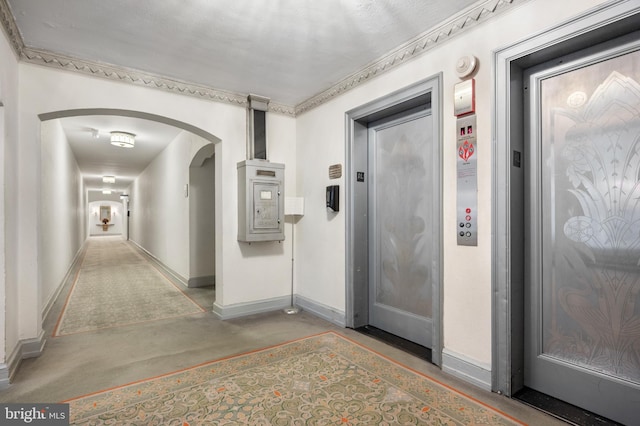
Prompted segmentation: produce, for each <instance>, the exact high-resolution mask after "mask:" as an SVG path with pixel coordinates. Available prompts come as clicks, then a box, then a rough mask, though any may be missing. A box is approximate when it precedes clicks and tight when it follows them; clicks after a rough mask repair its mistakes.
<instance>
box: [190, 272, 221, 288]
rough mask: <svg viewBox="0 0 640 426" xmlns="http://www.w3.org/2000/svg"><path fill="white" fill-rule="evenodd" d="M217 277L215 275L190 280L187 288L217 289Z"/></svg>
mask: <svg viewBox="0 0 640 426" xmlns="http://www.w3.org/2000/svg"><path fill="white" fill-rule="evenodd" d="M215 285H216V277H215V275H207V276H204V277H194V278H189V282H188V285H187V287H189V288H200V287H215Z"/></svg>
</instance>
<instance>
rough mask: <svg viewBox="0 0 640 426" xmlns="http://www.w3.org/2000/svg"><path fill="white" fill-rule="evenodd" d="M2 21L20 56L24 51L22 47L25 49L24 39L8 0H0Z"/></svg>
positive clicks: (14, 50) (17, 54)
mask: <svg viewBox="0 0 640 426" xmlns="http://www.w3.org/2000/svg"><path fill="white" fill-rule="evenodd" d="M0 23H2V28H3V29H4V32H5V33H6V34H7V37H8V38H9V43H11V46H12V47H13V52H14V53H15V54H16V56H18V58H19V57H20V55H21V53H22V49H24V42H23V41H22V35H21V34H20V30H18V26H17V25H16V21H15V19H14V17H13V13H12V12H11V7H9V3H7V0H0Z"/></svg>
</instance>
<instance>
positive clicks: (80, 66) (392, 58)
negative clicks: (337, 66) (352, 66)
mask: <svg viewBox="0 0 640 426" xmlns="http://www.w3.org/2000/svg"><path fill="white" fill-rule="evenodd" d="M526 1H528V0H486V1H485V2H483V3H481V4H479V5H477V6H473V7H471V8H469V9H467V10H465V11H463V12H461V13H460V14H458V15H457V16H455V17H453V18H452V19H450V20H448V21H447V22H446V23H444V24H442V25H440V26H438V27H436V28H435V29H432V30H429V31H427V32H425V33H423V34H421V35H420V36H418V37H416V38H414V39H413V40H412V41H409V42H408V43H405V44H404V45H402V46H400V47H398V48H396V49H395V50H393V51H391V52H390V53H388V54H387V55H385V56H383V57H382V58H380V59H378V60H377V61H374V62H372V63H371V64H370V65H368V66H367V67H365V68H363V69H361V70H360V71H357V72H355V73H353V74H351V75H349V76H348V77H346V78H344V79H342V80H341V81H340V82H338V83H337V84H335V85H333V86H332V87H330V88H328V89H327V90H324V91H322V92H320V93H319V94H317V95H315V96H313V97H311V98H309V99H308V100H306V101H304V102H302V103H300V104H298V105H296V106H295V107H291V106H288V105H284V104H280V103H277V102H270V103H269V111H270V112H274V113H278V114H283V115H287V116H290V117H295V116H297V115H299V114H302V113H304V112H307V111H309V110H311V109H314V108H316V107H318V106H320V105H322V104H324V103H325V102H328V101H330V100H332V99H333V98H335V97H336V96H338V95H341V94H342V93H345V92H347V91H349V90H351V89H354V88H356V87H357V86H359V85H360V84H363V83H365V82H367V81H369V80H370V79H372V78H373V77H375V76H378V75H381V74H383V73H385V72H387V71H389V70H391V69H394V68H395V67H397V66H399V65H401V64H404V63H406V62H408V61H409V60H411V59H414V58H416V57H418V56H420V55H421V54H423V53H425V52H427V51H429V50H431V49H432V48H434V47H435V46H436V45H440V44H441V43H442V42H444V41H446V40H449V39H451V38H452V37H454V36H456V35H457V34H460V33H462V32H464V31H465V30H466V29H468V28H471V27H474V26H475V25H478V24H479V23H480V22H483V21H486V20H487V19H489V18H491V17H493V16H495V15H497V14H498V13H500V12H502V11H505V10H508V9H511V8H512V7H513V6H514V5H516V4H521V3H524V2H526ZM0 23H1V24H2V27H3V28H4V30H5V32H6V34H7V35H8V37H9V41H10V43H11V45H12V46H13V49H14V51H15V53H16V55H17V56H18V57H19V58H20V59H21V60H23V61H25V62H28V63H32V64H38V65H44V66H48V67H51V68H58V69H65V70H69V71H72V72H80V73H84V74H88V75H92V76H96V77H100V78H105V79H109V80H115V81H120V82H125V83H129V84H136V85H139V86H144V87H150V88H154V89H160V90H164V91H167V92H171V93H177V94H181V95H186V96H192V97H196V98H200V99H207V100H211V101H216V102H224V103H230V104H233V105H238V106H243V107H246V106H247V96H248V95H244V94H239V93H232V92H227V91H224V90H220V89H215V88H212V87H208V86H202V85H197V84H194V83H188V82H184V81H179V80H175V79H171V78H168V77H163V76H160V75H155V74H151V73H147V72H143V71H139V70H134V69H129V68H125V67H120V66H114V65H109V64H103V63H99V62H94V61H87V60H82V59H77V58H73V57H69V56H64V55H60V54H57V53H54V52H49V51H45V50H39V49H34V48H29V47H26V46H25V44H24V41H23V38H22V35H21V34H20V31H19V29H18V27H17V25H16V22H15V18H14V16H13V13H12V12H11V8H10V7H9V4H8V3H7V0H0Z"/></svg>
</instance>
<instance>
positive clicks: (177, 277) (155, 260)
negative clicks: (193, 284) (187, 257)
mask: <svg viewBox="0 0 640 426" xmlns="http://www.w3.org/2000/svg"><path fill="white" fill-rule="evenodd" d="M129 242H131V243H132V244H133V245H135V246H136V247H138V248H139V249H140V250H142V252H143V253H144V254H146V255H147V256H148V257H149V258H150V259H151V260H152V261H153V263H155V264H156V265H157V266H158V267H160V269H162V270H163V271H164V272H166V273H167V274H169V275H171V277H172V278H174V279H175V280H176V281H178V282H179V283H180V284H182V285H183V286H185V287H188V285H187V279H186V278H185V277H183V276H182V275H180V274H179V273H177V272H176V271H174V270H173V269H171V268H170V267H168V266H167V265H165V264H164V263H162V261H161V260H160V259H158V258H157V257H155V256H154V255H153V254H152V253H151V252H149V251H148V250H147V249H146V248H144V247H142V246H141V245H140V244H138V243H136V242H135V241H133V240H131V239H130V240H129Z"/></svg>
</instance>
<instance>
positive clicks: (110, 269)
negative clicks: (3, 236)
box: [53, 237, 204, 336]
mask: <svg viewBox="0 0 640 426" xmlns="http://www.w3.org/2000/svg"><path fill="white" fill-rule="evenodd" d="M201 312H204V309H203V308H202V307H201V306H199V305H197V304H196V303H195V302H194V301H193V300H191V299H190V298H189V297H187V296H186V295H185V294H184V293H183V292H182V291H181V290H180V289H179V288H177V287H176V286H175V285H174V284H173V283H172V282H171V281H169V279H168V278H166V277H165V276H164V275H163V274H161V273H160V272H159V271H158V269H156V268H155V267H154V266H153V265H152V264H151V263H150V262H149V261H148V260H147V259H146V258H145V257H144V256H142V254H140V252H139V251H138V250H137V249H135V248H134V247H133V246H132V245H131V244H130V243H127V242H126V241H124V240H122V238H120V237H99V238H92V239H90V240H89V245H88V247H87V251H86V254H85V257H84V259H83V260H82V264H81V268H80V271H79V273H78V275H77V277H76V280H75V282H74V284H73V287H72V288H71V291H70V293H69V296H68V298H67V302H66V304H65V307H64V309H63V311H62V314H61V315H60V319H59V320H58V324H57V325H56V328H55V330H54V331H53V335H54V336H61V335H67V334H74V333H81V332H87V331H94V330H99V329H103V328H109V327H117V326H123V325H128V324H136V323H142V322H146V321H156V320H160V319H165V318H172V317H178V316H183V315H190V314H196V313H201Z"/></svg>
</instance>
